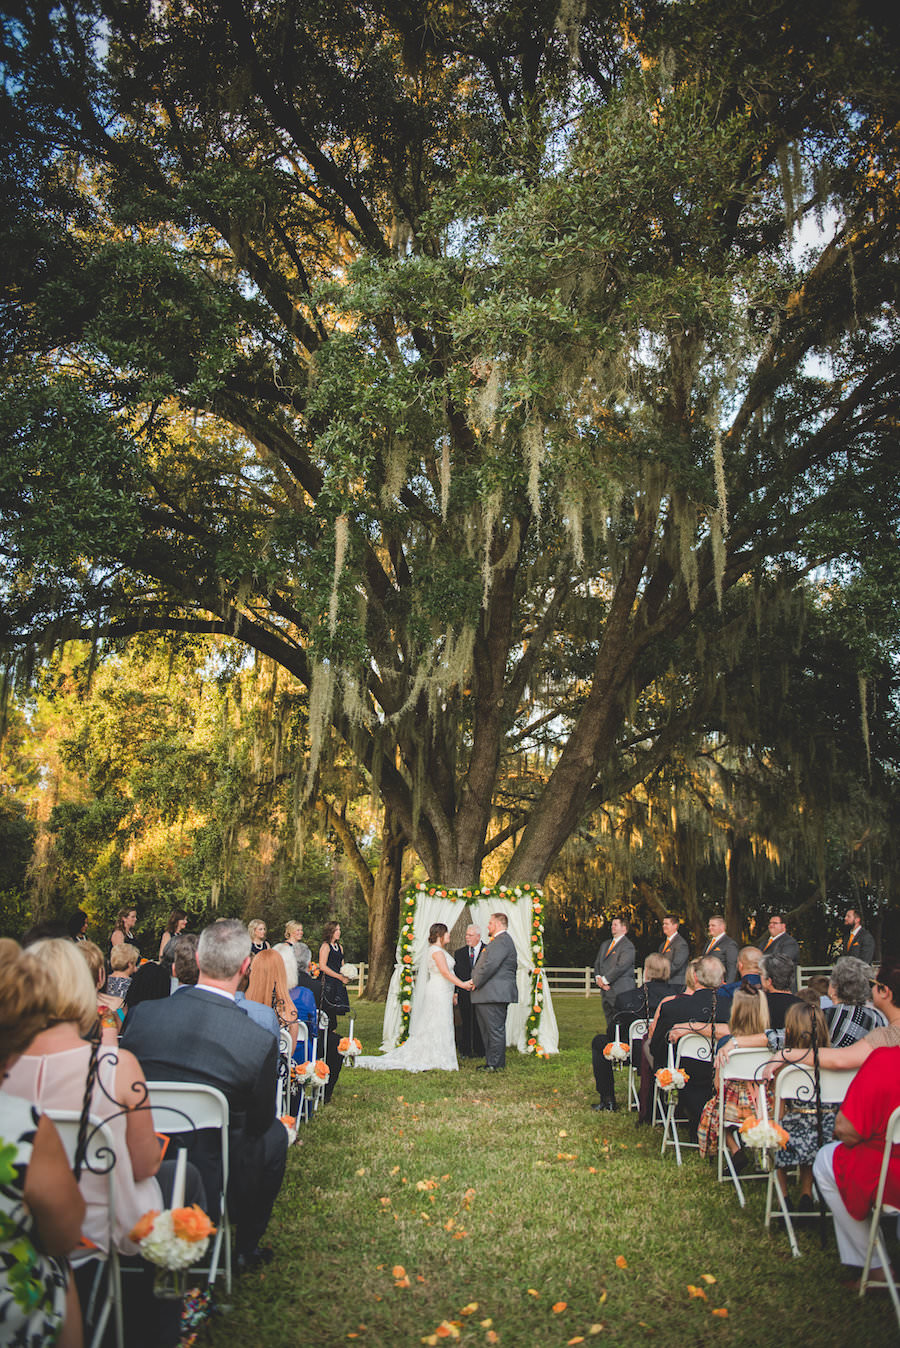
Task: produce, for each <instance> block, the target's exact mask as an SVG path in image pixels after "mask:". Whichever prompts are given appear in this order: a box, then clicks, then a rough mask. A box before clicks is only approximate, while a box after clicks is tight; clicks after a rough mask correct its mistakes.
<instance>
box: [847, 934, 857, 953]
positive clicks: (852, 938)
mask: <svg viewBox="0 0 900 1348" xmlns="http://www.w3.org/2000/svg"><path fill="white" fill-rule="evenodd" d="M855 940H856V932H854V933H853V935H852V936H851V937H850V941H849V944H848V946H847V949H848V950H849V949H850V946H851V945H853V943H854V941H855Z"/></svg>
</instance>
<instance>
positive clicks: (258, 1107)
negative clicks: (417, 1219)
mask: <svg viewBox="0 0 900 1348" xmlns="http://www.w3.org/2000/svg"><path fill="white" fill-rule="evenodd" d="M256 958H257V959H258V958H259V956H257V957H256ZM197 962H198V965H199V968H200V977H199V979H198V981H197V986H196V987H194V988H184V989H182V990H180V991H178V992H177V993H175V995H174V996H173V997H167V998H166V999H165V1000H163V1001H158V1002H144V1003H142V1004H141V1005H140V1006H137V1007H135V1008H134V1010H133V1011H131V1012H130V1013H129V1015H128V1019H127V1021H126V1024H125V1032H124V1034H123V1037H122V1043H123V1045H124V1046H125V1047H126V1048H130V1049H132V1051H133V1052H134V1054H135V1055H136V1057H137V1058H138V1060H139V1061H140V1063H141V1064H142V1066H143V1068H144V1071H145V1073H146V1075H147V1079H148V1080H149V1081H188V1082H195V1083H203V1084H206V1085H209V1086H215V1087H217V1088H218V1089H219V1090H220V1091H222V1092H223V1094H224V1095H225V1098H226V1099H227V1101H228V1106H229V1110H230V1118H229V1153H230V1162H229V1164H230V1173H231V1183H230V1186H229V1204H230V1211H231V1215H232V1217H234V1218H236V1220H237V1254H238V1266H239V1268H252V1267H255V1266H257V1265H259V1264H260V1263H264V1262H267V1261H268V1259H270V1258H271V1251H270V1250H266V1249H264V1248H262V1247H261V1246H260V1241H261V1239H262V1237H263V1234H264V1232H265V1229H266V1226H267V1225H268V1221H269V1216H270V1214H271V1211H272V1205H273V1204H274V1202H275V1199H276V1197H277V1196H278V1191H279V1189H280V1188H281V1181H282V1179H283V1177H284V1167H285V1161H286V1159H287V1144H288V1134H287V1131H286V1129H285V1128H284V1126H283V1124H282V1123H281V1121H280V1119H278V1118H277V1117H276V1115H275V1102H276V1083H277V1077H278V1045H277V1043H276V1042H275V1040H274V1039H273V1038H272V1035H271V1034H269V1033H268V1031H267V1030H263V1029H262V1028H261V1027H260V1026H259V1025H254V1023H253V1021H252V1020H250V1019H249V1017H248V1016H246V1015H244V1013H243V1012H242V1011H241V1010H239V1008H238V1007H237V1006H236V1005H235V1001H234V993H235V989H236V988H237V986H238V984H239V983H240V981H241V978H242V976H243V974H244V972H245V971H246V969H247V968H249V964H250V934H249V932H248V931H247V928H246V927H245V926H244V925H243V923H241V922H235V921H231V920H226V921H224V922H214V923H213V925H212V926H210V927H207V928H206V930H205V931H204V932H203V934H202V935H201V937H200V943H199V945H198V947H197ZM189 1154H190V1155H191V1159H193V1160H195V1161H196V1164H197V1165H198V1167H199V1168H201V1172H202V1173H204V1174H205V1175H211V1177H212V1178H211V1180H209V1181H208V1182H207V1188H208V1189H209V1187H210V1184H213V1185H216V1184H217V1180H216V1177H217V1174H218V1169H219V1156H218V1147H217V1139H212V1138H208V1137H205V1136H204V1135H203V1134H194V1135H193V1137H192V1141H191V1144H190V1146H189ZM220 1189H221V1177H220V1176H219V1178H218V1184H217V1188H214V1189H213V1190H212V1192H214V1193H215V1192H218V1190H220ZM214 1206H216V1205H214Z"/></svg>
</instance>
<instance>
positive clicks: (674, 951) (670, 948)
mask: <svg viewBox="0 0 900 1348" xmlns="http://www.w3.org/2000/svg"><path fill="white" fill-rule="evenodd" d="M662 929H663V938H664V939H663V943H662V945H661V946H660V947H659V950H658V952H657V953H658V954H660V955H665V957H666V959H667V960H668V961H669V968H670V970H671V972H670V974H669V986H670V987H671V988H672V991H673V992H675V991H676V990H677V991H679V992H684V979H685V973H686V971H687V966H688V960H689V959H690V957H691V951H690V947H689V946H688V943H687V941H686V940H685V939H684V937H683V936H682V935H681V933H680V932H679V930H678V918H677V917H676V916H675V914H674V913H667V914H666V916H665V917H664V918H663V922H662Z"/></svg>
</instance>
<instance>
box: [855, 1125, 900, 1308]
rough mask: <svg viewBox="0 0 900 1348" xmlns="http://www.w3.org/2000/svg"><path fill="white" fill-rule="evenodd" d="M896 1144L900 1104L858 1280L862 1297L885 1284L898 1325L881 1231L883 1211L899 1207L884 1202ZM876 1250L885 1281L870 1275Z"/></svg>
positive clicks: (888, 1136) (898, 1303)
mask: <svg viewBox="0 0 900 1348" xmlns="http://www.w3.org/2000/svg"><path fill="white" fill-rule="evenodd" d="M895 1146H900V1106H898V1108H897V1109H895V1110H894V1112H893V1114H892V1115H891V1117H890V1118H889V1119H888V1124H887V1128H886V1129H885V1134H884V1152H883V1154H882V1157H881V1173H880V1175H879V1176H878V1188H877V1189H876V1191H875V1206H874V1208H873V1209H872V1224H871V1226H870V1227H869V1247H868V1249H867V1250H866V1262H865V1264H864V1265H863V1271H862V1277H861V1278H860V1280H859V1295H860V1296H861V1297H864V1296H865V1294H866V1292H867V1291H868V1289H869V1288H870V1287H886V1288H887V1289H888V1291H889V1292H890V1294H891V1301H893V1303H894V1314H895V1315H896V1316H897V1323H898V1325H900V1297H898V1295H897V1284H896V1282H895V1281H894V1270H893V1269H892V1268H891V1261H890V1259H888V1252H887V1248H886V1246H885V1243H884V1236H883V1234H882V1231H881V1217H882V1214H883V1213H890V1215H891V1216H896V1215H897V1209H896V1208H893V1207H886V1206H885V1202H884V1186H885V1183H886V1182H887V1173H888V1166H889V1165H890V1161H891V1152H892V1151H893V1149H894V1147H895ZM876 1250H877V1251H878V1256H879V1258H880V1259H881V1267H882V1269H883V1270H884V1278H885V1280H884V1282H879V1281H877V1280H876V1279H874V1278H870V1277H869V1273H870V1271H871V1267H872V1255H873V1254H874V1252H875V1251H876Z"/></svg>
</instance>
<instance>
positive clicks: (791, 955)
mask: <svg viewBox="0 0 900 1348" xmlns="http://www.w3.org/2000/svg"><path fill="white" fill-rule="evenodd" d="M757 948H758V949H759V950H761V951H762V952H763V954H764V955H783V956H784V958H785V959H789V960H790V961H791V963H792V964H793V966H794V977H793V981H792V982H791V987H792V988H793V989H794V991H796V989H797V960H798V959H799V958H800V947H799V945H798V944H797V942H796V941H795V940H794V937H793V936H791V934H790V932H789V931H788V929H787V923H786V922H785V920H784V914H783V913H773V914H772V916H771V917H770V918H769V934H768V936H766V937H765V938H764V939H763V940H762V941H760V942H759V944H758V947H757Z"/></svg>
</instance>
